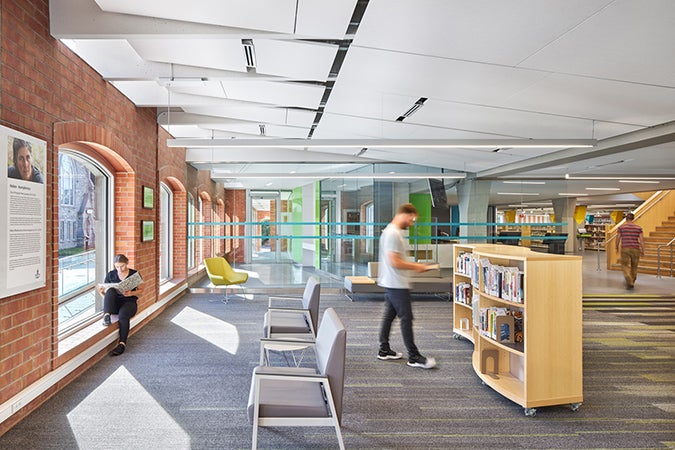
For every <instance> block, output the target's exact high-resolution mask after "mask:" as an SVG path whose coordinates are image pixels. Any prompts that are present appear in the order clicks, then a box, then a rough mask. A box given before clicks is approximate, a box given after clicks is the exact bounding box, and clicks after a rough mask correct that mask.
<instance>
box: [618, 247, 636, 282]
mask: <svg viewBox="0 0 675 450" xmlns="http://www.w3.org/2000/svg"><path fill="white" fill-rule="evenodd" d="M638 262H640V249H639V248H622V249H621V270H623V277H624V278H625V279H626V286H627V287H633V285H634V284H635V279H636V278H637V271H638Z"/></svg>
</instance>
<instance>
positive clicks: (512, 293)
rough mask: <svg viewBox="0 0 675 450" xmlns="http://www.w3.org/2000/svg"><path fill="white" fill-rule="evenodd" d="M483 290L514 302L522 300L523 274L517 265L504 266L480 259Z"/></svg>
mask: <svg viewBox="0 0 675 450" xmlns="http://www.w3.org/2000/svg"><path fill="white" fill-rule="evenodd" d="M481 263H482V270H483V285H484V289H485V292H486V293H487V294H489V295H492V296H493V297H499V298H503V299H504V300H509V301H512V302H516V303H522V302H523V287H524V286H525V274H524V273H523V272H521V271H520V270H519V269H518V268H517V267H505V266H498V265H495V264H490V262H489V261H481Z"/></svg>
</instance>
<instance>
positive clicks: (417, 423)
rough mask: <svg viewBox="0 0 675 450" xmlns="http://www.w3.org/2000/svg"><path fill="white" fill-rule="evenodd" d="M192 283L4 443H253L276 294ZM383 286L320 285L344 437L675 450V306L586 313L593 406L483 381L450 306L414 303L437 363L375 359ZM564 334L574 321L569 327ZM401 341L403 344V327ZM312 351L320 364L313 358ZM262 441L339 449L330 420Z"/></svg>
mask: <svg viewBox="0 0 675 450" xmlns="http://www.w3.org/2000/svg"><path fill="white" fill-rule="evenodd" d="M214 298H216V296H215V295H208V294H190V295H187V296H185V297H184V298H182V299H181V300H179V301H178V302H177V303H176V304H174V305H172V306H171V307H170V308H169V309H168V310H167V311H166V312H164V313H163V314H162V315H161V316H160V317H159V318H157V319H156V320H154V321H153V322H152V323H150V324H149V325H147V326H146V327H144V328H143V329H141V330H140V331H139V332H137V333H135V334H134V335H132V336H131V338H130V341H129V350H128V351H127V352H126V353H125V354H124V355H122V356H119V357H115V358H112V357H106V358H105V359H104V360H102V361H101V362H100V363H99V364H97V365H96V366H95V367H94V368H92V369H91V370H90V371H88V372H87V373H85V374H84V375H82V376H81V377H79V378H78V379H77V380H76V381H75V382H73V383H71V384H70V385H69V386H67V387H66V388H65V389H64V390H62V391H61V392H59V393H58V394H57V395H56V396H55V397H54V398H52V399H51V400H49V401H48V402H46V403H45V404H44V405H43V406H42V407H41V408H40V409H38V410H37V411H35V412H34V413H33V414H31V415H30V416H29V417H27V418H26V419H25V420H24V421H22V422H21V423H19V424H18V425H17V426H16V427H14V428H13V429H12V430H10V431H9V432H8V433H6V434H5V435H4V436H2V437H0V448H3V449H18V448H30V449H75V448H80V449H107V448H110V449H112V448H115V449H118V448H143V449H188V448H191V449H234V448H250V445H251V427H250V425H249V423H248V421H247V417H246V412H245V408H246V402H247V398H248V391H249V386H250V380H251V371H252V369H253V367H254V366H255V365H256V364H257V361H258V349H259V343H258V338H259V337H260V335H261V332H262V317H263V313H264V310H265V308H266V304H267V297H266V296H265V295H256V296H255V298H253V299H252V300H244V299H242V298H241V297H238V296H235V297H233V298H232V299H231V300H230V303H229V304H227V305H226V304H222V303H220V302H209V299H211V300H213V299H214ZM379 299H380V297H378V296H375V297H373V298H370V299H369V298H361V299H360V300H359V301H357V302H349V301H347V300H346V299H345V298H344V297H343V296H340V295H323V296H322V300H321V308H322V310H323V309H324V308H326V307H328V306H332V307H334V308H335V309H336V311H337V312H338V314H339V315H340V317H341V318H342V319H343V321H344V323H345V325H346V328H347V332H348V344H347V345H348V348H347V366H348V367H347V376H346V386H345V402H344V416H343V436H344V439H345V445H346V446H347V448H378V449H384V448H390V449H394V448H396V449H406V448H410V449H412V448H453V449H455V448H530V449H541V448H632V449H636V448H667V447H670V448H673V446H675V432H674V431H673V430H674V429H675V370H673V369H675V326H674V325H673V323H674V320H673V319H674V318H675V310H674V309H673V307H672V306H671V305H666V306H659V305H656V306H652V307H645V306H644V305H639V306H634V307H633V306H628V307H625V308H622V307H620V306H616V307H612V308H585V310H584V404H583V405H582V406H581V408H580V409H579V411H577V412H572V411H570V409H569V408H568V407H566V406H553V407H546V408H538V410H537V415H536V416H535V417H532V418H529V417H525V416H524V414H523V411H522V408H520V407H519V406H518V405H516V404H514V403H512V402H511V401H509V400H507V399H505V398H503V397H501V396H500V395H499V394H497V393H496V392H494V391H492V390H491V389H490V388H489V387H487V386H484V385H482V384H481V382H480V380H479V379H478V377H477V376H476V375H475V374H474V372H473V369H472V367H471V362H470V361H471V350H472V344H471V343H470V342H467V341H460V340H455V339H453V337H452V330H451V323H452V305H451V304H450V303H449V302H447V301H443V300H439V299H435V298H427V299H425V298H417V299H416V301H415V304H414V312H415V315H416V318H415V332H416V341H417V344H418V346H419V347H420V350H421V351H422V352H423V353H424V354H425V355H428V356H433V357H435V358H436V359H437V360H438V362H439V366H438V368H437V369H435V370H422V369H413V368H410V367H407V366H406V364H405V361H404V360H402V361H389V362H383V361H378V360H377V359H376V358H375V357H374V356H375V352H376V350H377V343H376V341H377V329H378V325H379V319H380V312H381V301H380V300H379ZM561 333H564V330H561ZM392 345H393V346H394V347H395V348H397V349H398V350H399V351H401V350H402V349H403V348H402V347H403V346H402V342H401V338H400V332H399V330H398V328H397V327H396V325H395V327H394V330H393V333H392ZM277 358H278V356H277ZM310 362H311V361H310ZM259 447H260V448H285V449H301V448H312V449H314V448H337V439H336V438H335V435H334V432H333V430H332V428H274V429H261V431H260V436H259Z"/></svg>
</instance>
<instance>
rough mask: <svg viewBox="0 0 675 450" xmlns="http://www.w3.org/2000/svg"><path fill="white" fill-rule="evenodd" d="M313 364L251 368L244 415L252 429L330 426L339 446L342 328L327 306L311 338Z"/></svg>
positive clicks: (255, 435) (344, 345)
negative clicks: (246, 406)
mask: <svg viewBox="0 0 675 450" xmlns="http://www.w3.org/2000/svg"><path fill="white" fill-rule="evenodd" d="M314 345H315V349H316V359H317V368H316V369H313V368H308V367H269V366H258V367H256V368H255V369H254V370H253V379H252V380H251V390H250V394H249V400H248V416H249V420H250V421H251V423H252V424H253V439H252V448H254V449H255V448H257V445H258V427H261V426H262V427H264V426H276V427H279V426H297V427H299V426H332V427H334V428H335V433H336V434H337V438H338V441H339V443H340V448H341V449H344V442H343V441H342V432H341V430H340V424H341V423H342V397H343V392H344V376H345V356H346V355H345V354H346V350H347V331H346V330H345V327H344V325H343V324H342V321H341V320H340V318H339V317H338V315H337V313H336V312H335V310H334V309H333V308H328V309H326V311H325V312H324V315H323V318H322V320H321V325H320V326H319V333H318V335H317V337H316V341H315V344H314Z"/></svg>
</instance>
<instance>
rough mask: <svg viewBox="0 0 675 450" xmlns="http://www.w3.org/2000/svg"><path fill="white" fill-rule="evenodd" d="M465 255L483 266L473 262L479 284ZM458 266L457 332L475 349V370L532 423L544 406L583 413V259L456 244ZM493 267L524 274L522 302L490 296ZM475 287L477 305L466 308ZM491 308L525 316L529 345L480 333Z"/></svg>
mask: <svg viewBox="0 0 675 450" xmlns="http://www.w3.org/2000/svg"><path fill="white" fill-rule="evenodd" d="M462 254H464V259H466V258H471V259H472V261H475V260H477V261H478V264H476V263H472V265H473V266H474V267H477V268H478V271H477V273H476V274H475V275H474V276H473V277H472V276H471V275H468V274H466V273H463V272H465V271H463V270H461V267H458V266H461V265H460V264H458V261H459V259H458V258H459V257H460V255H462ZM454 259H455V263H454V271H453V286H454V297H453V321H454V323H453V332H454V334H455V338H457V339H461V338H465V339H468V340H469V341H471V342H473V344H474V350H473V356H472V360H473V368H474V371H475V372H476V374H477V375H478V376H479V377H480V379H481V380H482V381H483V383H484V384H486V385H488V386H490V387H491V388H492V389H494V390H495V391H497V392H499V393H500V394H502V395H503V396H505V397H507V398H508V399H510V400H512V401H513V402H515V403H517V404H519V405H521V406H522V407H523V408H524V412H525V414H526V415H528V416H533V415H535V414H536V408H537V407H540V406H551V405H563V404H569V405H570V407H571V408H572V410H574V411H576V410H577V409H578V408H579V406H580V405H581V402H582V401H583V392H582V391H583V389H582V388H583V382H582V322H581V321H582V312H581V296H582V287H581V270H582V269H581V257H580V256H567V255H555V254H548V253H539V252H534V251H532V250H530V249H528V248H523V247H515V246H510V245H497V244H476V245H470V244H469V245H463V244H455V248H454ZM488 262H489V264H490V265H493V266H501V267H510V268H517V269H518V271H519V272H520V273H521V274H522V275H519V281H520V283H521V286H520V291H519V292H520V293H521V294H520V296H521V297H522V300H521V301H512V300H505V299H504V298H501V297H500V294H497V295H490V294H488V293H487V291H488V289H487V287H486V280H485V277H486V274H485V271H486V270H487V269H483V268H484V267H486V266H487V267H489V266H488V264H487V263H488ZM495 270H496V269H495ZM508 270H511V271H512V272H511V273H513V271H514V270H515V269H508ZM467 283H468V284H470V285H471V288H470V292H469V295H470V298H471V299H472V302H471V303H472V304H471V305H468V304H465V303H462V298H463V297H466V295H465V294H466V293H467V288H466V284H467ZM458 286H460V290H462V292H461V293H460V295H458V288H457V287H458ZM462 294H464V295H462ZM490 307H493V308H508V309H509V310H510V313H514V312H518V313H521V314H522V341H521V342H514V343H508V342H499V341H498V340H496V339H493V338H492V337H489V336H487V335H485V334H484V333H482V332H481V331H480V328H481V325H480V323H474V322H476V321H477V322H480V320H479V318H480V310H481V308H490ZM515 315H516V316H519V315H520V314H515ZM510 326H514V327H515V328H518V326H517V325H510ZM511 331H513V330H511Z"/></svg>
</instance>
